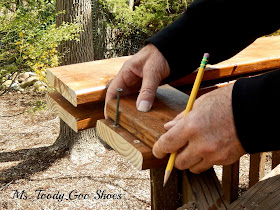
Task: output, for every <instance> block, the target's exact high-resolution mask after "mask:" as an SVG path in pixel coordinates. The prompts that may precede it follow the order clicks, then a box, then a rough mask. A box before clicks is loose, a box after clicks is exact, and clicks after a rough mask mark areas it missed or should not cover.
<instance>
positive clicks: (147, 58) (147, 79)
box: [104, 44, 170, 113]
mask: <svg viewBox="0 0 280 210" xmlns="http://www.w3.org/2000/svg"><path fill="white" fill-rule="evenodd" d="M169 73H170V69H169V65H168V63H167V61H166V59H165V58H164V56H163V55H162V54H161V52H160V51H159V50H158V49H157V48H156V47H155V46H154V45H152V44H148V45H147V46H145V47H144V48H143V49H142V50H140V51H139V52H138V53H137V54H135V55H134V56H132V58H131V59H129V60H128V61H126V62H125V63H124V64H123V66H122V68H121V70H120V71H119V73H118V74H117V76H116V77H115V78H114V80H113V81H112V83H111V84H110V86H109V88H108V91H107V95H106V100H105V102H106V103H107V102H108V101H109V100H111V99H113V98H116V96H117V91H116V89H117V88H122V89H123V91H122V95H128V94H131V93H136V92H138V91H139V89H140V87H141V90H140V93H139V96H138V98H137V101H136V107H137V109H138V110H139V111H143V112H147V111H149V110H150V109H151V107H152V105H153V102H154V99H155V95H156V90H157V88H158V86H159V84H160V82H161V81H162V80H163V79H164V78H166V77H167V76H168V75H169ZM104 113H106V112H104Z"/></svg>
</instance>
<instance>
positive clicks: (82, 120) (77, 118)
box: [46, 92, 104, 132]
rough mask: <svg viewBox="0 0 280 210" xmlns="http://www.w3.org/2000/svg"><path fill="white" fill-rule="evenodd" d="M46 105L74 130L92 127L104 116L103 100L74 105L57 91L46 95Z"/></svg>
mask: <svg viewBox="0 0 280 210" xmlns="http://www.w3.org/2000/svg"><path fill="white" fill-rule="evenodd" d="M46 101H47V106H48V108H49V109H52V110H53V112H55V113H56V114H57V115H58V116H59V117H60V118H61V119H62V120H63V121H64V122H65V123H66V124H68V125H69V127H71V128H72V129H73V130H74V131H75V132H78V131H80V130H84V129H87V128H92V127H94V126H95V125H96V121H97V120H99V119H102V118H104V111H103V109H104V101H95V102H91V103H87V104H81V105H79V106H78V107H74V106H73V105H72V104H70V103H69V102H68V101H67V100H66V99H65V98H64V97H63V96H61V95H60V94H59V93H58V92H52V93H49V94H47V96H46Z"/></svg>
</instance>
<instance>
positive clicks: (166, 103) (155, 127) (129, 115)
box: [106, 85, 188, 147]
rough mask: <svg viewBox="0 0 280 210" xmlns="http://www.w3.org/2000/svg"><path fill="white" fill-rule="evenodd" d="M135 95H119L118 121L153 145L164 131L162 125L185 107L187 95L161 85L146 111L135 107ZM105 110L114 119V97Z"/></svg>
mask: <svg viewBox="0 0 280 210" xmlns="http://www.w3.org/2000/svg"><path fill="white" fill-rule="evenodd" d="M136 97H137V95H131V96H124V97H121V99H120V107H119V110H120V112H119V121H118V123H119V124H120V126H122V127H123V128H125V129H126V130H127V131H129V132H130V133H131V134H133V135H134V136H136V137H137V138H138V139H140V140H141V141H143V142H144V143H146V144H147V145H148V146H150V147H153V145H154V143H155V142H156V141H157V139H158V138H159V137H160V136H161V135H162V134H164V133H165V132H166V130H165V129H164V127H163V125H164V124H165V123H167V122H168V121H170V120H172V119H173V118H174V117H176V115H177V114H179V113H180V112H182V111H183V110H184V109H185V107H186V103H187V101H188V95H186V94H185V93H182V92H181V91H179V90H177V89H175V88H173V87H171V86H169V85H164V86H161V87H159V88H158V91H157V96H156V99H155V101H154V104H153V108H152V109H151V111H149V112H146V113H144V112H140V111H138V110H137V109H136V105H135V102H136ZM106 112H107V114H108V116H109V118H111V119H115V112H116V99H113V100H111V101H109V102H108V104H107V107H106Z"/></svg>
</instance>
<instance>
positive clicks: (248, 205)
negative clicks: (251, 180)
mask: <svg viewBox="0 0 280 210" xmlns="http://www.w3.org/2000/svg"><path fill="white" fill-rule="evenodd" d="M279 172H280V170H279V167H276V168H275V169H274V170H272V171H271V172H270V173H269V174H268V175H267V176H265V177H264V179H262V180H261V181H259V182H258V183H257V184H255V185H254V186H253V187H252V188H250V189H249V190H248V191H247V192H245V193H244V194H243V195H242V196H241V197H239V198H238V199H237V200H236V201H235V202H233V203H232V204H231V205H230V207H231V209H280V199H279V192H280V174H279Z"/></svg>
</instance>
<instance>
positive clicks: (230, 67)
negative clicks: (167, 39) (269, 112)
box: [171, 36, 280, 86]
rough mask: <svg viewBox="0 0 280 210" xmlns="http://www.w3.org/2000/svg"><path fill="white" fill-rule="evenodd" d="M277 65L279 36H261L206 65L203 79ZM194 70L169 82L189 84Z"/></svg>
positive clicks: (244, 72) (279, 63)
mask: <svg viewBox="0 0 280 210" xmlns="http://www.w3.org/2000/svg"><path fill="white" fill-rule="evenodd" d="M210 56H211V55H210ZM210 59H211V58H210ZM279 67H280V36H273V37H261V38H259V39H257V40H256V41H255V42H254V43H252V44H251V45H249V46H248V47H247V48H245V49H244V50H242V51H241V52H240V53H238V54H236V55H235V56H233V57H232V58H230V59H228V60H225V61H223V62H221V63H218V64H216V65H207V68H206V71H205V74H204V77H203V81H206V80H213V79H218V78H222V77H229V76H236V75H242V74H248V73H252V72H258V71H263V70H269V69H275V68H279ZM196 72H197V70H196V71H195V72H194V73H193V74H191V75H189V76H187V77H184V78H182V79H180V80H178V81H176V82H173V83H171V85H174V86H179V85H184V84H190V83H191V82H193V81H194V79H195V77H196Z"/></svg>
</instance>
